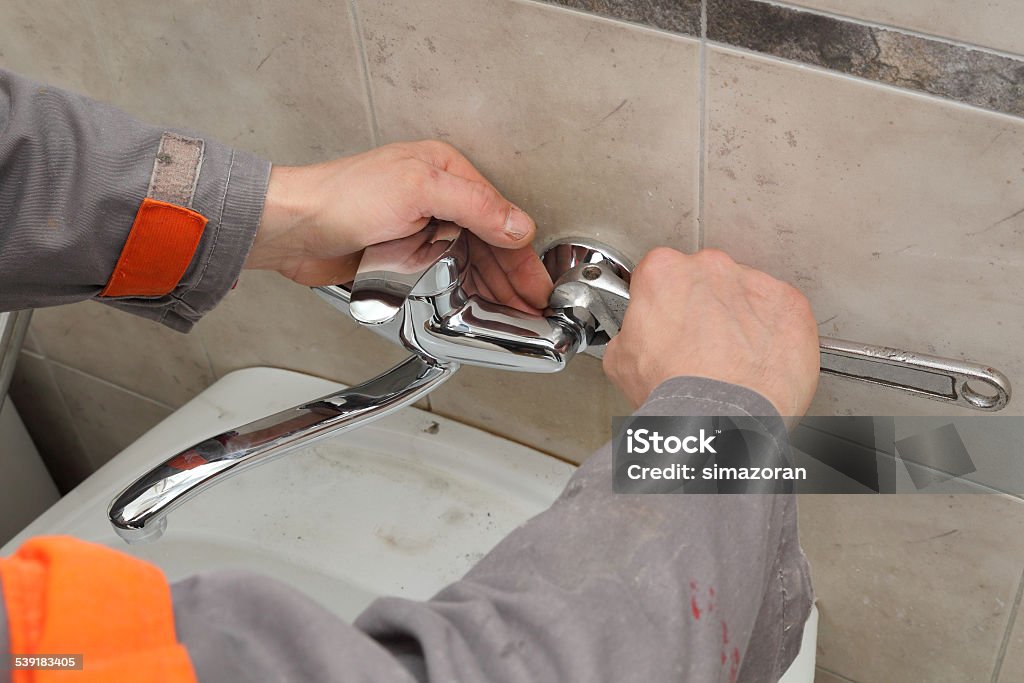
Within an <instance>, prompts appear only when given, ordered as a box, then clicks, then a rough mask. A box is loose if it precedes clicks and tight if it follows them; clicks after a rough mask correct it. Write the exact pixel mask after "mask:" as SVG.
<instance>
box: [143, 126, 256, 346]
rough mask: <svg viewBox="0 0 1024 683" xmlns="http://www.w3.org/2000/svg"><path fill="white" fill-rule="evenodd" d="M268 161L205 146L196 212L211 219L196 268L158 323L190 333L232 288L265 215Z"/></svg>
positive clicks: (211, 144) (209, 144)
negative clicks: (261, 219) (264, 204)
mask: <svg viewBox="0 0 1024 683" xmlns="http://www.w3.org/2000/svg"><path fill="white" fill-rule="evenodd" d="M269 181H270V162H269V161H265V160H263V159H260V158H259V157H257V156H255V155H252V154H249V153H248V152H244V151H242V150H237V149H231V148H229V147H226V146H224V145H222V144H220V143H217V142H211V141H209V140H208V141H207V142H206V157H205V159H204V160H203V167H202V169H201V172H200V176H199V182H198V185H197V187H196V194H195V199H194V200H193V206H192V208H193V209H194V210H195V211H197V212H199V213H201V214H202V215H204V216H206V217H207V218H208V219H209V223H208V224H207V227H206V231H205V233H204V235H203V239H202V241H201V242H200V245H199V249H198V250H197V252H196V256H195V258H194V259H193V262H192V265H191V266H190V268H189V270H188V272H186V274H185V277H184V278H183V279H182V281H181V282H180V283H179V285H178V287H177V288H175V290H174V291H173V292H171V294H170V297H171V299H172V302H171V304H170V306H168V307H167V308H166V309H165V311H164V313H163V316H162V318H161V319H160V322H162V323H164V324H165V325H167V326H168V327H172V328H174V329H176V330H179V331H182V332H187V331H188V330H190V329H191V328H192V326H193V325H194V324H195V323H196V321H198V320H199V318H201V317H202V316H203V315H205V314H206V313H208V312H210V311H211V310H212V309H213V308H214V307H215V306H216V305H217V304H218V303H220V300H221V299H223V298H224V296H225V295H226V294H227V293H228V292H229V291H230V290H231V288H232V287H233V286H234V284H235V282H237V281H238V276H239V274H240V273H241V271H242V266H243V265H244V264H245V259H246V258H247V257H248V255H249V250H250V249H251V248H252V243H253V240H254V238H255V237H256V230H257V228H259V224H260V218H261V217H262V215H263V203H264V200H265V198H266V194H267V184H268V183H269Z"/></svg>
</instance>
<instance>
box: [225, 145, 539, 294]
mask: <svg viewBox="0 0 1024 683" xmlns="http://www.w3.org/2000/svg"><path fill="white" fill-rule="evenodd" d="M431 216H434V217H436V218H441V219H444V220H450V221H454V222H456V223H458V224H459V225H461V226H463V227H465V228H468V229H469V230H471V231H472V232H473V233H475V234H476V235H477V236H478V237H479V238H480V239H481V240H483V242H485V243H486V244H488V245H491V247H494V248H493V249H491V251H492V252H493V258H490V259H489V260H488V261H487V262H488V263H489V264H490V271H489V272H488V273H486V276H487V278H488V280H489V281H490V282H491V283H492V287H491V289H492V291H495V292H497V291H499V290H500V291H508V292H514V295H510V296H508V297H506V300H505V301H504V303H509V304H511V305H518V306H519V307H520V308H524V307H525V308H529V307H535V308H541V309H542V308H544V307H545V306H547V300H548V296H549V295H550V293H551V279H550V278H549V277H548V274H547V271H546V270H545V269H544V267H543V266H542V265H541V263H540V260H539V259H538V258H537V255H536V254H534V252H533V250H532V249H531V248H530V247H529V243H530V240H532V239H533V236H534V233H535V232H536V226H535V225H534V223H533V220H532V219H531V218H530V217H529V216H527V215H526V214H525V213H523V212H522V211H520V210H519V209H518V208H516V207H514V206H513V205H512V204H511V203H510V202H509V201H508V200H507V199H505V198H504V197H502V196H501V195H500V194H499V193H498V191H497V190H495V189H494V187H493V186H492V185H491V184H490V183H489V182H487V180H486V179H485V178H484V177H483V176H482V175H481V174H480V172H479V171H477V170H476V169H475V168H473V165H472V164H471V163H469V161H468V160H467V159H466V158H465V157H464V156H462V155H461V154H460V153H459V152H458V151H457V150H456V149H455V148H454V147H452V146H451V145H448V144H445V143H443V142H437V141H424V142H412V143H399V144H393V145H386V146H384V147H379V148H377V149H373V150H370V151H369V152H366V153H364V154H357V155H355V156H351V157H345V158H341V159H336V160H334V161H329V162H326V163H322V164H315V165H312V166H300V167H285V166H275V167H274V168H273V169H272V171H271V173H270V186H269V188H268V190H267V199H266V204H265V206H264V210H263V219H262V220H261V221H260V227H259V230H258V231H257V233H256V240H255V242H254V243H253V247H252V251H251V252H250V254H249V258H248V259H247V260H246V264H245V267H246V268H262V269H267V270H276V271H278V272H280V273H282V274H283V275H285V276H286V277H288V278H291V279H292V280H295V281H296V282H298V283H300V284H304V285H326V284H342V283H345V282H349V281H350V280H352V278H353V277H354V276H355V271H356V266H357V265H358V263H359V254H360V252H361V251H362V250H363V249H364V248H365V247H367V246H369V245H371V244H376V243H378V242H385V241H387V240H392V239H397V238H399V237H405V236H406V235H411V234H413V233H415V232H417V231H419V230H420V229H421V228H423V226H425V225H426V224H427V220H428V219H429V218H430V217H431ZM481 262H483V261H482V260H481ZM524 302H525V304H528V306H523V305H522V304H523V303H524Z"/></svg>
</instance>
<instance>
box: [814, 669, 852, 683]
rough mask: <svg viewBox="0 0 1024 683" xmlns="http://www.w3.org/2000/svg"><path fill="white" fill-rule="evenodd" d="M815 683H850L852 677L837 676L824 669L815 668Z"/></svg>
mask: <svg viewBox="0 0 1024 683" xmlns="http://www.w3.org/2000/svg"><path fill="white" fill-rule="evenodd" d="M814 683H850V679H848V678H843V677H842V676H836V675H835V674H834V673H830V672H828V671H825V670H824V669H815V670H814Z"/></svg>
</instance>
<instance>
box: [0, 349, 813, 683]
mask: <svg viewBox="0 0 1024 683" xmlns="http://www.w3.org/2000/svg"><path fill="white" fill-rule="evenodd" d="M339 387H340V385H337V384H334V383H332V382H328V381H325V380H321V379H317V378H313V377H308V376H306V375H301V374H298V373H294V372H288V371H285V370H275V369H270V368H252V369H248V370H240V371H237V372H234V373H231V374H229V375H227V376H226V377H224V378H223V379H221V380H220V381H218V382H217V383H216V384H214V385H213V386H211V387H210V388H209V389H207V390H206V391H204V392H203V393H202V394H200V395H199V396H197V397H196V398H195V399H193V400H192V401H191V402H189V403H188V404H187V405H185V406H184V407H182V408H181V409H180V410H178V411H177V412H175V413H174V414H173V415H171V416H170V417H169V418H167V419H166V420H165V421H163V422H162V423H160V424H159V425H157V426H156V427H154V428H153V429H152V430H151V431H150V432H148V433H147V434H146V435H144V436H143V437H142V438H140V439H139V440H138V441H137V442H135V443H134V444H132V445H131V446H130V447H129V448H128V449H127V450H125V451H124V452H123V453H121V454H120V455H118V456H117V457H115V458H114V459H113V460H111V461H110V462H109V463H108V464H107V465H106V466H104V467H103V468H102V469H100V470H99V471H98V472H96V473H95V474H94V475H92V476H91V477H90V478H89V479H88V480H86V481H85V482H83V483H82V484H81V485H80V486H79V487H78V488H76V489H75V490H74V491H72V492H71V493H70V494H68V495H67V496H65V497H64V498H63V499H62V500H61V501H60V502H58V503H57V504H55V505H54V506H53V507H52V508H50V509H49V510H48V511H47V512H46V513H44V514H43V515H42V516H41V517H39V518H38V519H37V520H36V521H35V522H33V523H32V524H31V525H29V526H28V527H27V528H26V529H25V530H24V531H23V532H22V533H20V534H19V535H18V536H16V537H15V538H14V539H13V540H12V541H11V542H10V543H8V544H7V545H6V546H4V547H3V548H0V555H8V554H10V553H11V552H13V551H14V549H15V548H16V547H17V546H18V545H19V544H20V543H21V542H22V541H23V540H25V539H26V538H27V537H30V536H37V535H43V534H69V535H72V536H76V537H78V538H82V539H84V540H88V541H94V542H98V543H103V544H106V545H109V546H111V547H114V548H118V549H120V550H124V551H126V552H129V553H131V554H133V555H136V556H138V557H141V558H144V559H146V560H149V561H151V562H154V563H155V564H157V565H159V566H160V567H161V568H162V569H163V570H164V571H165V572H166V574H167V576H168V578H169V579H170V580H172V581H174V580H177V579H181V578H184V577H185V576H188V575H189V574H193V573H195V572H197V571H203V570H207V569H226V568H234V569H249V570H253V571H258V572H262V573H263V574H267V575H271V576H274V577H277V578H278V579H280V580H282V581H284V582H286V583H288V584H291V585H292V586H294V587H295V588H297V589H299V590H301V591H303V592H305V593H306V594H308V595H310V596H311V597H313V598H315V599H316V600H318V601H319V602H320V603H322V604H324V605H325V606H327V607H328V608H329V609H332V610H333V611H335V612H336V613H337V614H339V615H340V616H342V617H343V618H345V619H353V618H354V617H355V616H356V615H357V614H359V612H361V611H362V610H363V609H364V608H365V607H366V606H367V605H368V604H369V603H370V601H372V600H373V599H374V598H375V597H376V596H378V595H383V594H388V595H400V596H404V597H410V598H415V599H426V598H429V597H431V596H432V595H433V594H434V593H436V592H437V591H438V590H440V589H441V588H442V587H443V586H445V585H446V584H448V583H450V582H451V581H453V580H455V579H458V578H459V577H461V576H462V575H463V574H464V573H465V572H466V571H467V570H468V569H469V568H470V567H471V566H472V565H473V564H474V563H475V562H476V560H477V559H479V558H480V557H482V556H483V555H484V554H485V553H486V552H487V551H489V550H490V549H491V548H492V547H493V546H494V545H495V544H496V543H497V542H498V541H500V540H501V539H502V538H503V537H504V536H505V535H506V534H507V533H509V532H510V531H512V529H514V528H515V527H517V526H518V525H519V524H521V523H522V522H524V521H526V520H527V519H528V518H529V517H531V516H533V515H535V514H537V513H538V512H541V511H542V510H544V509H545V508H546V507H547V506H548V505H549V504H550V503H551V502H552V501H553V500H554V499H555V498H556V497H557V496H558V494H559V493H560V492H561V490H562V488H563V487H564V485H565V483H566V481H567V480H568V479H569V477H570V476H571V475H572V472H573V470H574V468H573V467H572V466H571V465H568V464H566V463H564V462H561V461H558V460H556V459H554V458H551V457H550V456H547V455H545V454H543V453H539V452H537V451H534V450H531V449H529V448H526V447H523V446H520V445H518V444H515V443H512V442H511V441H508V440H506V439H501V438H499V437H496V436H493V435H490V434H487V433H485V432H482V431H479V430H477V429H473V428H470V427H467V426H465V425H462V424H460V423H458V422H454V421H452V420H448V419H445V418H442V417H439V416H437V415H434V414H432V413H428V412H425V411H421V410H417V409H415V408H406V409H405V410H402V411H400V412H399V413H397V414H395V415H392V416H390V417H387V418H384V419H382V420H380V421H378V422H375V423H373V424H370V425H368V426H365V427H361V428H359V429H356V430H354V431H351V432H347V433H345V434H343V435H341V436H339V437H338V438H335V439H328V440H327V441H325V442H321V443H319V444H317V445H314V446H311V447H309V448H306V449H303V450H301V451H298V452H296V453H292V454H289V455H286V456H284V457H283V458H281V459H280V460H277V461H276V462H272V463H270V464H267V465H264V466H262V467H259V468H256V469H254V470H249V471H246V472H244V473H243V474H241V475H239V476H237V477H234V478H232V479H230V480H228V481H226V482H224V483H222V484H220V485H218V486H217V487H215V488H214V489H212V490H210V491H209V492H207V493H204V494H202V495H200V496H199V497H197V498H196V499H194V500H192V501H190V502H188V503H186V504H185V505H184V506H183V507H182V508H180V509H179V510H176V511H174V512H173V513H171V514H170V516H169V518H168V527H167V532H166V534H165V535H164V536H163V537H162V538H161V539H160V540H158V541H155V542H153V543H150V544H144V545H137V546H127V545H125V544H124V543H123V542H122V541H121V540H120V539H119V538H118V536H117V535H116V534H115V533H114V532H113V530H112V529H111V527H110V524H109V523H108V521H107V506H108V504H109V503H110V500H111V499H112V498H113V497H114V496H115V495H116V494H117V493H119V492H120V491H121V490H122V489H123V488H124V487H125V486H126V485H127V484H129V483H131V482H132V481H134V480H135V478H136V477H137V476H139V475H140V474H142V473H143V472H146V471H148V470H149V469H150V468H151V467H153V466H154V465H156V464H158V463H160V462H163V461H164V460H166V459H167V458H168V457H170V456H171V455H173V454H175V453H177V452H179V451H181V450H183V449H184V448H187V447H188V446H191V445H193V444H194V443H196V442H197V441H200V440H202V439H205V438H208V437H210V436H213V435H215V434H218V433H220V432H222V431H224V430H226V429H229V428H231V427H235V426H237V425H240V424H244V423H246V422H249V421H252V420H254V419H257V418H260V417H263V416H265V415H268V414H270V413H271V412H274V411H277V410H281V409H284V408H288V407H290V406H293V405H296V404H298V403H301V402H304V401H308V400H310V399H311V398H314V397H317V396H321V395H324V394H328V393H330V392H333V391H335V390H337V389H338V388H339ZM812 619H813V615H812ZM812 624H813V621H812V623H811V624H809V626H812ZM807 630H808V632H809V634H810V635H812V636H813V632H814V630H815V629H814V628H813V627H811V628H808V629H807ZM801 659H803V660H807V659H809V665H807V662H806V661H805V662H804V663H803V666H802V668H801V671H803V672H805V673H802V674H801V675H799V676H796V677H794V674H797V673H798V671H797V669H798V668H800V667H798V664H801V661H800V660H801ZM813 670H814V641H813V637H812V640H811V641H810V644H808V642H807V637H806V636H805V642H804V647H803V648H802V652H801V657H800V658H799V659H798V661H797V663H796V664H794V666H793V667H791V669H790V671H789V672H788V673H787V675H786V677H785V678H784V680H785V681H787V682H788V683H789V682H795V681H808V682H809V681H811V680H812V679H813ZM808 672H809V673H808Z"/></svg>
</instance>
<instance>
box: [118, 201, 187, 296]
mask: <svg viewBox="0 0 1024 683" xmlns="http://www.w3.org/2000/svg"><path fill="white" fill-rule="evenodd" d="M205 228H206V217H205V216H203V215H202V214H200V213H196V212H195V211H193V210H192V209H186V208H185V207H183V206H177V205H175V204H168V203H167V202H161V201H157V200H156V199H151V198H149V197H146V198H145V199H143V200H142V205H141V206H139V212H138V213H136V214H135V222H134V223H132V229H131V232H129V233H128V241H127V242H125V245H124V249H122V250H121V257H120V258H119V259H118V260H117V266H116V267H115V268H114V273H113V274H112V275H111V276H110V280H108V281H107V286H106V287H104V289H103V291H102V292H100V296H163V295H165V294H168V293H169V292H171V291H173V290H174V288H175V287H177V286H178V283H179V282H181V278H182V276H184V275H185V271H186V270H188V265H189V264H190V263H192V257H193V256H195V254H196V249H197V248H198V247H199V240H200V239H201V238H202V236H203V230H204V229H205Z"/></svg>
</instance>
